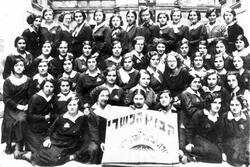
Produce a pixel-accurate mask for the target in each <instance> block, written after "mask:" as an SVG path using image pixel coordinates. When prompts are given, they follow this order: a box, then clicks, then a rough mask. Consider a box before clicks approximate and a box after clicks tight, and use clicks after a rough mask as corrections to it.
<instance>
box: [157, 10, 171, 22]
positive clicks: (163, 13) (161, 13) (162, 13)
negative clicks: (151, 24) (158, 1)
mask: <svg viewBox="0 0 250 167" xmlns="http://www.w3.org/2000/svg"><path fill="white" fill-rule="evenodd" d="M160 15H165V16H166V18H167V21H168V20H169V16H168V14H167V13H165V12H160V13H158V15H157V22H159V17H160Z"/></svg>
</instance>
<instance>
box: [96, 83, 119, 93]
mask: <svg viewBox="0 0 250 167" xmlns="http://www.w3.org/2000/svg"><path fill="white" fill-rule="evenodd" d="M100 87H105V88H108V90H109V92H110V93H111V92H112V91H113V90H114V89H120V87H119V86H118V85H116V84H115V85H114V86H113V87H112V88H111V87H109V86H108V85H107V84H106V83H104V84H102V85H100Z"/></svg>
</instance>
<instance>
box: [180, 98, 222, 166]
mask: <svg viewBox="0 0 250 167" xmlns="http://www.w3.org/2000/svg"><path fill="white" fill-rule="evenodd" d="M207 103H208V104H207V106H206V107H205V109H202V110H198V111H197V112H195V113H194V114H193V116H192V118H191V121H190V124H189V126H188V127H187V129H186V134H187V142H188V144H187V145H186V147H185V149H186V151H188V152H189V153H190V154H191V155H192V156H194V157H195V159H196V160H197V161H200V162H210V163H221V162H222V152H221V150H220V147H219V145H218V144H219V143H220V139H219V138H218V136H219V134H220V133H221V131H222V129H221V128H220V121H219V119H220V118H219V114H218V113H219V111H220V109H221V104H222V99H221V97H220V96H214V97H213V98H212V99H211V101H208V102H207ZM223 130H224V129H223Z"/></svg>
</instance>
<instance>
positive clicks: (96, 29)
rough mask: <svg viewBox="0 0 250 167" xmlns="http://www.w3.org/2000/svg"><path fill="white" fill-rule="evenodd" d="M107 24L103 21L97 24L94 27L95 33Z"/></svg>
mask: <svg viewBox="0 0 250 167" xmlns="http://www.w3.org/2000/svg"><path fill="white" fill-rule="evenodd" d="M103 26H105V23H104V22H102V23H101V24H99V25H96V26H95V27H94V29H93V33H96V32H97V31H98V30H99V29H100V28H101V27H103Z"/></svg>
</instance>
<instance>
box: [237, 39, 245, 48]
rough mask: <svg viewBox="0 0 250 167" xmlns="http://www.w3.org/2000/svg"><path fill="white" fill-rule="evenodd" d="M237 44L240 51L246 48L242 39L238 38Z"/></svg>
mask: <svg viewBox="0 0 250 167" xmlns="http://www.w3.org/2000/svg"><path fill="white" fill-rule="evenodd" d="M235 46H236V49H237V50H238V51H242V50H243V49H244V48H245V43H244V41H242V40H237V41H236V42H235Z"/></svg>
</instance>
